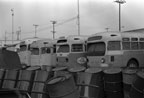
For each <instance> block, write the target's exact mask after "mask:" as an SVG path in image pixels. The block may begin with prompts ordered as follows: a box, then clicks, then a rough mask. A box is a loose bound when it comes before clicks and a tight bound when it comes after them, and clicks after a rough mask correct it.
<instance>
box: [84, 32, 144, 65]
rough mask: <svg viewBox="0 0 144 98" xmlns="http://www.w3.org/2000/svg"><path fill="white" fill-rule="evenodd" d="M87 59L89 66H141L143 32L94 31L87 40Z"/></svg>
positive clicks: (143, 63)
mask: <svg viewBox="0 0 144 98" xmlns="http://www.w3.org/2000/svg"><path fill="white" fill-rule="evenodd" d="M87 59H88V66H89V67H101V66H103V65H108V66H113V67H128V68H129V67H143V66H144V61H143V59H144V33H140V32H101V33H96V34H94V35H92V36H90V37H89V38H88V40H87Z"/></svg>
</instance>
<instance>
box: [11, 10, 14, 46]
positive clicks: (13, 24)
mask: <svg viewBox="0 0 144 98" xmlns="http://www.w3.org/2000/svg"><path fill="white" fill-rule="evenodd" d="M11 12H12V44H13V34H14V9H11Z"/></svg>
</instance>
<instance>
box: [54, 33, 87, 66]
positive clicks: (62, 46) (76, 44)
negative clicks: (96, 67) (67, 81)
mask: <svg viewBox="0 0 144 98" xmlns="http://www.w3.org/2000/svg"><path fill="white" fill-rule="evenodd" d="M86 39H87V36H78V35H73V36H68V37H67V38H65V37H63V38H59V39H58V40H57V45H56V47H57V52H56V54H57V66H66V67H68V68H75V67H81V66H85V67H86V53H85V52H86Z"/></svg>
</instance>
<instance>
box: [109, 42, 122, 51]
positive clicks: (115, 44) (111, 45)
mask: <svg viewBox="0 0 144 98" xmlns="http://www.w3.org/2000/svg"><path fill="white" fill-rule="evenodd" d="M120 49H121V45H120V41H109V42H108V50H120Z"/></svg>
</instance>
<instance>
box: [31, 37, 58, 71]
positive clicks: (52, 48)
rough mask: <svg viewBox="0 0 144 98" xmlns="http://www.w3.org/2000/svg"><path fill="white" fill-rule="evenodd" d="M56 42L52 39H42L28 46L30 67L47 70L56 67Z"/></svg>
mask: <svg viewBox="0 0 144 98" xmlns="http://www.w3.org/2000/svg"><path fill="white" fill-rule="evenodd" d="M55 44H56V41H55V40H52V39H42V40H37V41H34V42H33V43H32V44H31V45H30V50H31V66H41V67H42V66H47V68H49V67H52V66H55V65H56V45H55Z"/></svg>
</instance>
